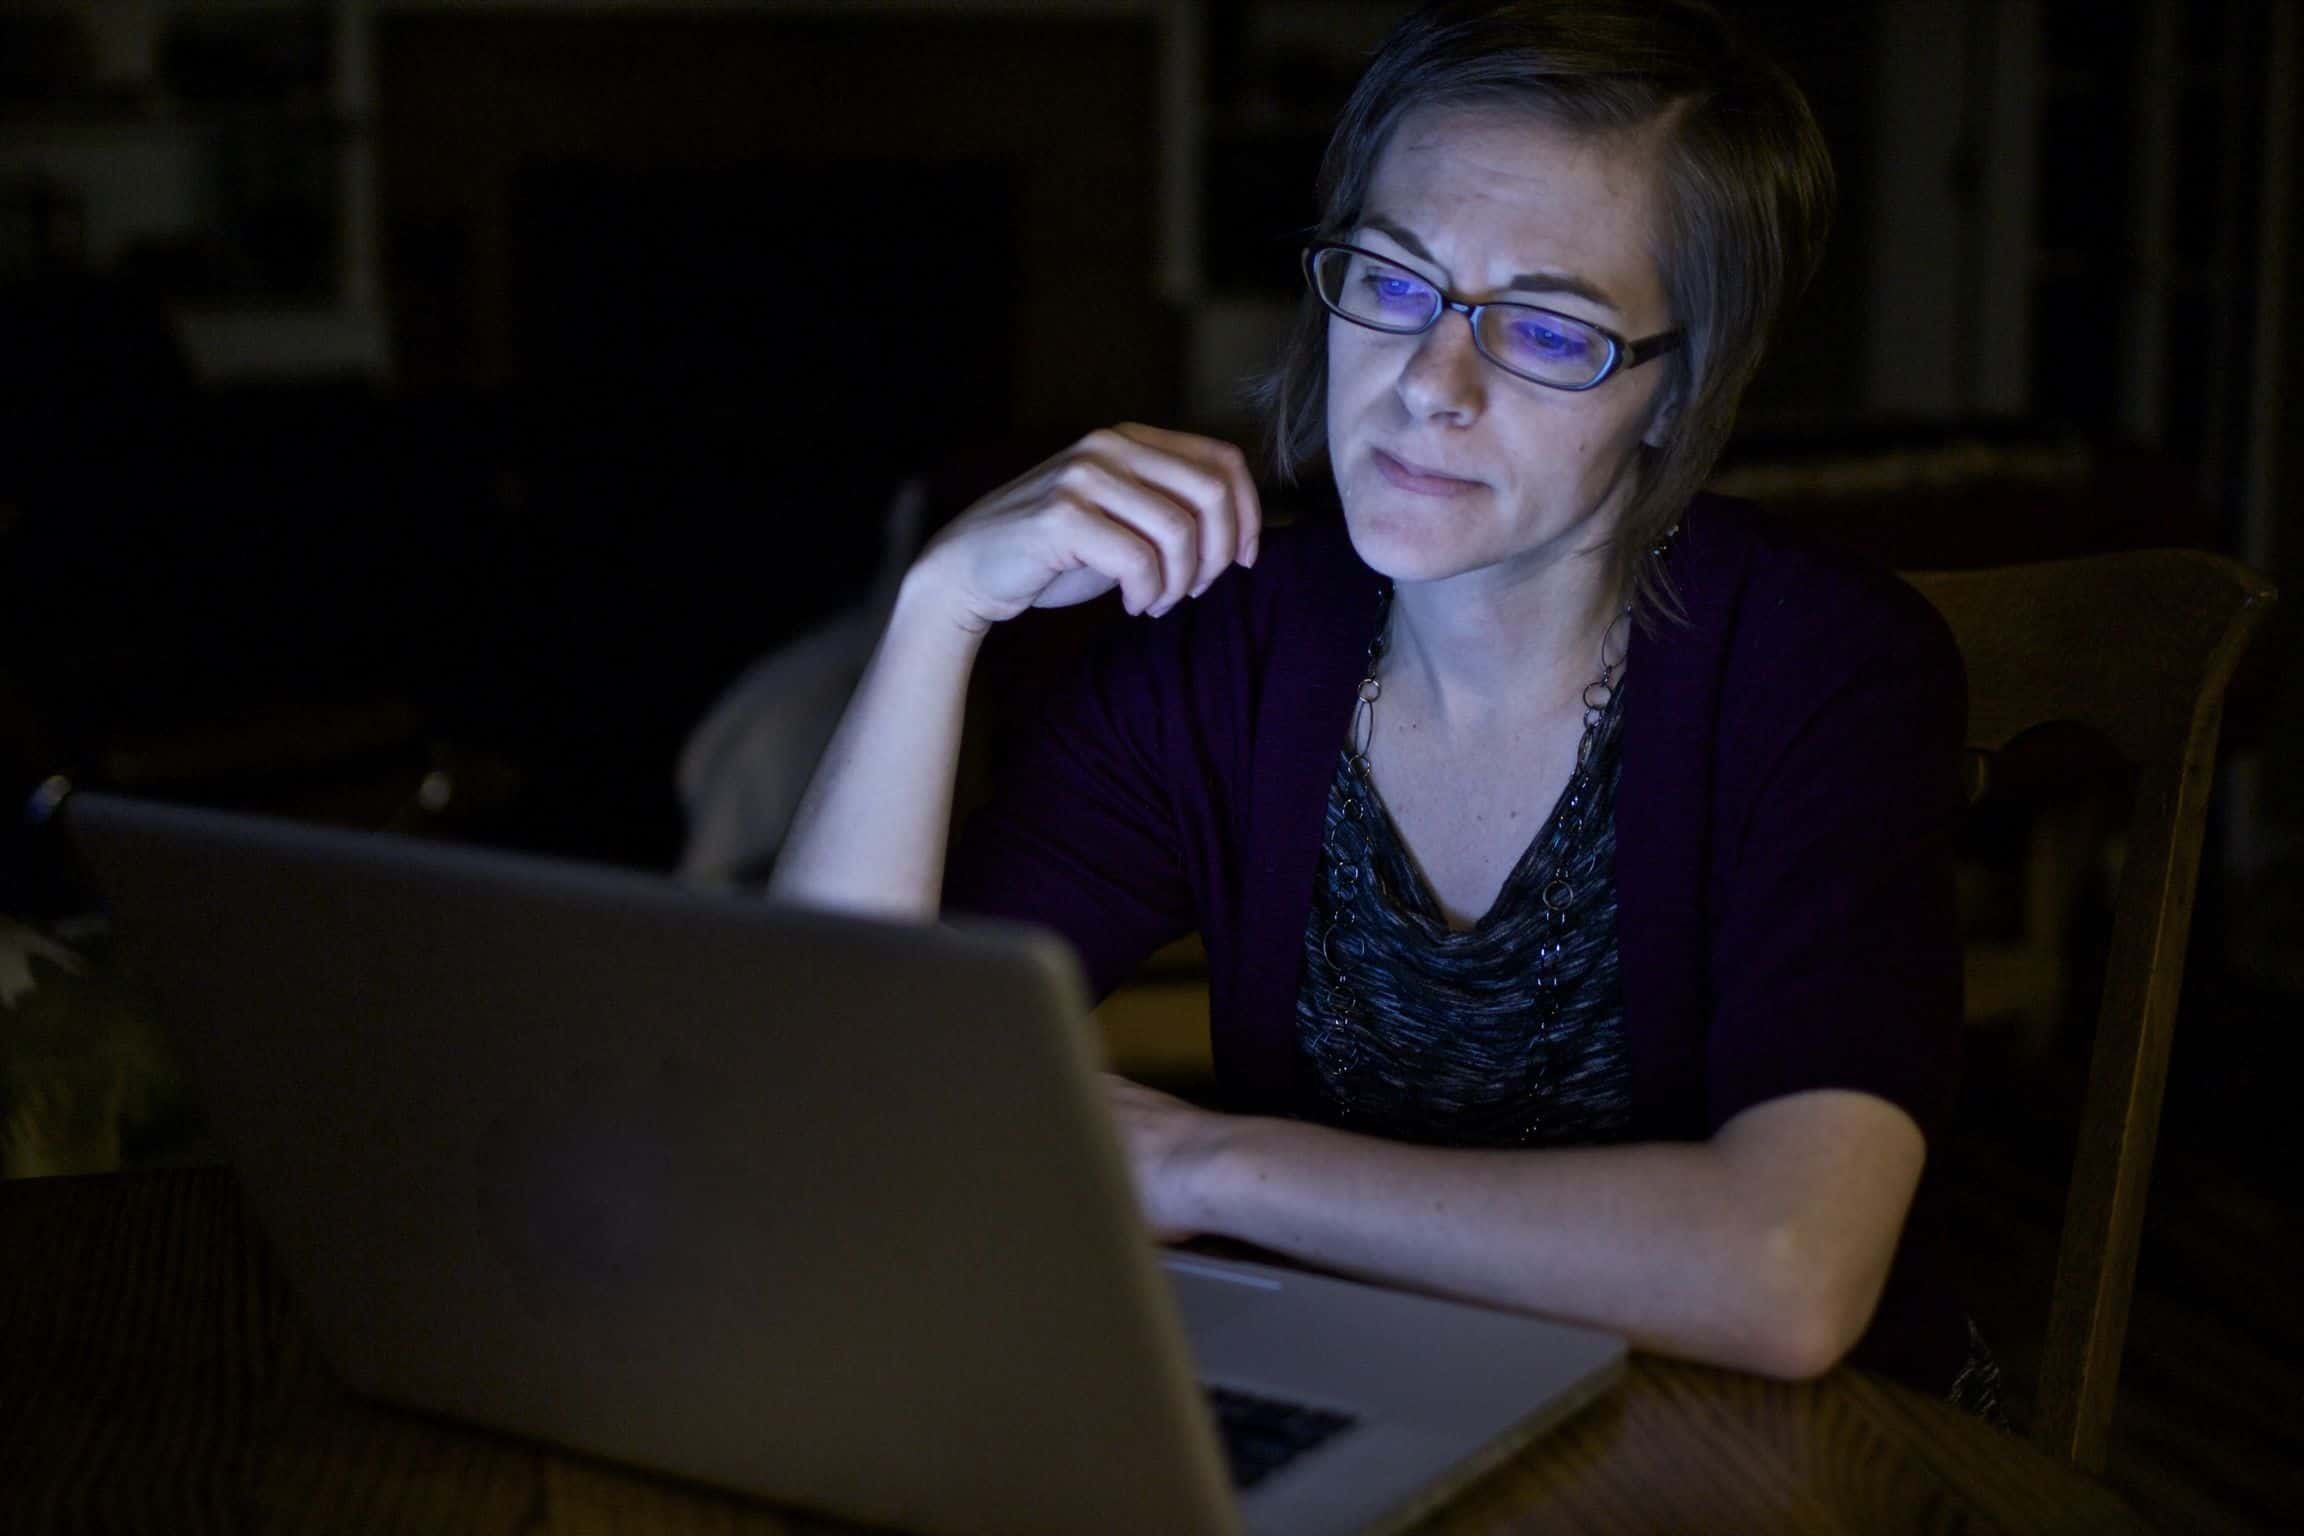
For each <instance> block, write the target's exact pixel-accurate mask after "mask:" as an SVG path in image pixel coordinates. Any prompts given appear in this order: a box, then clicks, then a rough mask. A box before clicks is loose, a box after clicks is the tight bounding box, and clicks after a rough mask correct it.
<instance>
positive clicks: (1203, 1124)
mask: <svg viewBox="0 0 2304 1536" xmlns="http://www.w3.org/2000/svg"><path fill="white" fill-rule="evenodd" d="M1104 1089H1105V1106H1106V1107H1107V1108H1108V1109H1110V1110H1111V1111H1112V1122H1113V1124H1114V1125H1116V1126H1118V1127H1119V1129H1120V1146H1121V1150H1123V1151H1124V1152H1126V1153H1127V1154H1128V1168H1129V1171H1130V1172H1131V1173H1132V1174H1134V1175H1135V1178H1136V1199H1137V1203H1138V1204H1140V1205H1141V1206H1143V1208H1144V1221H1145V1224H1146V1225H1148V1226H1149V1227H1151V1229H1152V1236H1153V1238H1154V1239H1155V1240H1156V1241H1159V1242H1163V1243H1180V1242H1182V1241H1184V1240H1185V1239H1186V1238H1188V1237H1196V1236H1198V1235H1199V1234H1200V1232H1201V1230H1202V1225H1203V1220H1204V1218H1203V1215H1202V1213H1201V1211H1200V1208H1199V1197H1198V1192H1197V1189H1196V1187H1195V1186H1196V1180H1197V1177H1198V1175H1199V1173H1200V1172H1201V1170H1202V1169H1203V1168H1204V1167H1205V1166H1206V1164H1207V1161H1208V1159H1209V1158H1210V1157H1211V1156H1212V1155H1213V1154H1214V1153H1215V1152H1216V1150H1217V1149H1218V1147H1220V1146H1221V1145H1222V1142H1223V1139H1224V1137H1225V1136H1226V1135H1227V1134H1229V1132H1230V1130H1231V1127H1232V1117H1231V1116H1229V1115H1219V1114H1217V1113H1215V1112H1214V1111H1212V1110H1205V1109H1195V1108H1193V1107H1192V1106H1191V1105H1189V1104H1187V1103H1185V1102H1184V1101H1183V1100H1182V1099H1179V1098H1175V1097H1172V1096H1171V1095H1168V1094H1165V1093H1161V1092H1158V1091H1157V1090H1155V1089H1151V1088H1146V1087H1144V1086H1143V1085H1142V1084H1140V1083H1132V1082H1130V1081H1128V1079H1126V1078H1124V1077H1115V1076H1113V1075H1112V1074H1111V1073H1109V1072H1107V1073H1105V1074H1104Z"/></svg>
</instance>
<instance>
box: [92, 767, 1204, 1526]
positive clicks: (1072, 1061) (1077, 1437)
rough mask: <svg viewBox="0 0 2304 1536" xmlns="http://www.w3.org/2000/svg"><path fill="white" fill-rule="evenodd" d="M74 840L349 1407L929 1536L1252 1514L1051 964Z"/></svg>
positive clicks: (564, 872)
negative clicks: (346, 1391) (529, 1440)
mask: <svg viewBox="0 0 2304 1536" xmlns="http://www.w3.org/2000/svg"><path fill="white" fill-rule="evenodd" d="M64 826H65V829H66V833H67V836H68V837H69V838H70V839H71V840H72V842H73V843H74V845H75V846H76V847H77V848H78V849H79V850H80V851H81V852H82V853H83V854H84V856H85V858H86V861H87V862H88V864H89V865H90V866H91V868H92V871H93V873H94V876H95V879H96V882H97V886H98V889H99V890H100V891H101V893H102V894H103V896H104V897H105V898H106V900H107V902H108V903H109V905H110V908H111V911H112V915H113V920H114V924H115V927H116V930H117V939H118V943H119V945H120V947H121V950H122V952H123V954H124V955H126V956H127V957H128V958H129V959H130V960H131V961H132V962H134V963H136V964H138V965H139V966H140V967H141V968H142V970H143V971H144V972H145V973H146V975H147V976H148V978H149V979H150V981H151V982H152V983H153V985H154V987H155V989H156V991H157V994H158V997H159V999H160V1004H161V1007H162V1011H163V1015H164V1022H165V1023H166V1025H167V1026H168V1027H169V1029H170V1030H171V1032H172V1033H173V1035H174V1036H175V1038H176V1039H177V1040H178V1041H179V1042H180V1043H181V1046H182V1048H183V1050H184V1052H185V1055H186V1057H187V1063H186V1064H187V1069H188V1070H189V1071H190V1073H191V1075H192V1078H193V1081H194V1085H195V1087H196V1089H197V1091H198V1092H199V1093H200V1094H201V1096H202V1099H203V1102H204V1104H205V1106H206V1108H207V1111H208V1113H209V1115H210V1117H211V1119H212V1121H213V1122H214V1124H215V1126H216V1128H217V1130H218V1131H219V1133H220V1134H221V1135H222V1136H223V1137H224V1138H225V1140H226V1141H227V1143H228V1144H229V1145H230V1146H232V1147H233V1149H234V1154H235V1158H236V1161H237V1163H238V1166H239V1168H240V1171H241V1175H242V1178H243V1181H244V1183H245V1186H246V1189H247V1192H248V1197H249V1199H250V1200H251V1202H252V1203H253V1205H254V1207H255V1210H256V1212H257V1214H258V1217H259V1218H260V1220H261V1221H262V1222H263V1224H264V1226H265V1228H266V1229H267V1231H268V1232H269V1233H270V1234H271V1235H272V1238H273V1240H274V1242H275V1244H276V1246H277V1249H278V1252H279V1256H280V1258H281V1260H282V1262H283V1263H284V1264H285V1266H286V1268H287V1270H288V1273H289V1276H290V1278H291V1280H292V1282H293V1283H294V1284H295V1285H296V1286H297V1288H298V1290H299V1291H300V1293H301V1294H302V1296H303V1298H304V1300H305V1302H306V1303H307V1306H308V1308H309V1311H310V1314H311V1316H312V1319H313V1322H314V1325H315V1327H316V1329H317V1331H318V1335H319V1339H320V1342H321V1345H322V1348H323V1349H324V1350H325V1351H326V1352H327V1354H328V1356H329V1358H330V1359H331V1361H332V1362H333V1363H334V1364H335V1365H336V1366H337V1368H338V1369H339V1370H340V1371H341V1372H342V1374H343V1375H344V1376H345V1377H346V1378H347V1379H348V1380H349V1381H350V1383H351V1384H352V1385H354V1386H356V1387H358V1388H360V1389H362V1390H365V1391H368V1392H371V1393H375V1394H378V1395H381V1396H385V1397H388V1398H393V1399H396V1400H399V1401H402V1402H405V1403H410V1404H414V1405H417V1406H420V1407H423V1408H427V1409H431V1410H435V1411H439V1412H443V1413H447V1414H451V1415H455V1416H458V1417H462V1418H468V1419H472V1420H476V1421H479V1422H483V1423H487V1424H492V1425H498V1426H502V1427H506V1428H510V1429H513V1430H517V1431H520V1432H523V1433H527V1434H531V1435H535V1436H539V1437H542V1438H545V1439H549V1440H553V1441H556V1442H559V1443H561V1444H565V1445H568V1446H571V1447H575V1448H579V1449H584V1450H590V1451H595V1452H598V1453H601V1454H605V1455H608V1456H611V1457H615V1458H618V1459H621V1460H628V1461H632V1462H637V1463H641V1464H644V1465H647V1466H650V1467H654V1468H658V1469H662V1470H664V1471H668V1472H673V1473H677V1474H681V1475H684V1476H690V1477H695V1478H698V1479H702V1480H704V1481H708V1482H712V1483H717V1484H722V1485H725V1486H729V1487H734V1488H739V1489H744V1490H747V1491H750V1492H753V1493H757V1494H760V1495H763V1496H766V1497H768V1498H771V1499H775V1500H778V1501H782V1502H786V1503H793V1504H802V1505H809V1506H815V1507H820V1508H824V1509H827V1510H831V1511H834V1512H837V1513H839V1514H841V1515H844V1516H847V1517H850V1518H856V1519H862V1520H866V1521H870V1522H875V1523H885V1524H893V1525H900V1526H904V1527H906V1528H913V1529H919V1530H923V1531H954V1532H963V1531H1003V1532H1039V1531H1046V1532H1074V1531H1081V1530H1096V1531H1100V1532H1116V1533H1120V1532H1138V1531H1141V1532H1147V1533H1149V1532H1175V1531H1184V1530H1194V1531H1210V1530H1225V1529H1230V1528H1232V1526H1233V1521H1234V1517H1233V1513H1232V1509H1231V1501H1230V1498H1229V1495H1228V1493H1227V1491H1226V1483H1225V1476H1224V1471H1223V1465H1222V1461H1221V1458H1220V1456H1219V1453H1218V1451H1217V1449H1216V1446H1215V1444H1214V1441H1213V1437H1212V1436H1211V1435H1210V1433H1209V1431H1208V1428H1207V1426H1206V1423H1205V1420H1204V1417H1203V1415H1202V1413H1201V1412H1200V1406H1199V1404H1200V1394H1199V1389H1198V1388H1197V1386H1196V1385H1195V1383H1194V1381H1193V1379H1192V1375H1191V1371H1190V1363H1189V1358H1188V1356H1187V1353H1186V1350H1185V1346H1184V1343H1183V1340H1182V1337H1181V1335H1180V1333H1179V1331H1178V1326H1177V1323H1176V1321H1175V1317H1174V1313H1173V1308H1172V1305H1171V1303H1170V1301H1169V1299H1168V1296H1167V1294H1166V1291H1165V1287H1164V1284H1163V1282H1162V1281H1161V1279H1160V1278H1159V1276H1158V1273H1157V1270H1156V1268H1155V1266H1154V1263H1153V1261H1152V1251H1151V1249H1150V1247H1149V1245H1148V1244H1147V1243H1146V1242H1145V1240H1144V1236H1143V1233H1142V1230H1141V1228H1140V1226H1139V1225H1138V1222H1137V1218H1136V1215H1135V1206H1134V1201H1133V1199H1132V1198H1131V1196H1130V1192H1129V1184H1128V1175H1127V1170H1126V1166H1125V1164H1124V1162H1123V1160H1122V1158H1121V1154H1120V1152H1119V1149H1118V1147H1117V1146H1116V1145H1115V1143H1114V1141H1113V1139H1112V1135H1111V1132H1110V1129H1109V1127H1108V1126H1107V1124H1106V1123H1105V1120H1104V1118H1103V1115H1102V1111H1101V1109H1100V1107H1099V1106H1098V1104H1097V1103H1096V1101H1095V1098H1094V1095H1093V1077H1092V1071H1093V1068H1094V1065H1095V1061H1094V1052H1093V1049H1092V1047H1091V1045H1090V1043H1089V1039H1088V1035H1087V1031H1086V1028H1085V1018H1086V1011H1085V1008H1084V1005H1083V999H1082V995H1081V989H1080V983H1079V980H1078V978H1077V976H1076V974H1075V972H1074V969H1073V965H1072V961H1071V958H1070V956H1069V954H1068V953H1067V952H1065V951H1064V950H1063V949H1062V948H1061V946H1060V945H1059V944H1058V943H1057V942H1056V941H1054V940H1053V939H1051V938H1049V937H1047V936H1044V935H1039V934H1035V933H1032V932H1029V931H1025V930H1020V929H997V928H990V927H986V928H982V929H975V930H966V931H962V930H935V929H926V930H924V929H921V928H916V927H897V926H894V925H884V924H878V923H872V922H865V921H859V920H846V919H840V918H834V917H829V916H824V915H821V914H814V913H804V912H799V911H795V910H790V909H783V908H778V907H774V906H770V905H767V904H764V903H759V902H754V901H747V900H743V899H740V898H732V897H724V896H708V895H702V894H698V893H694V892H690V891H687V890H684V889H681V888H679V887H677V886H675V885H673V884H671V883H670V882H668V881H664V880H659V879H655V878H651V877H648V876H643V875H636V874H623V873H617V872H612V871H605V870H599V869H593V868H588V867H580V866H572V865H565V864H558V863H553V862H549V861H544V860H537V859H530V858H521V857H513V856H507V855H501V854H484V853H479V852H475V851H471V850H466V849H456V848H447V847H441V846H437V845H429V844H422V843H417V842H413V841H409V840H405V839H398V838H390V837H385V836H381V835H361V834H354V833H339V832H325V831H319V830H314V829H311V828H308V827H301V826H296V825H292V824H288V823H282V822H273V821H268V820H264V819H259V818H251V817H243V816H234V815H226V814H221V813H216V812H206V811H190V810H182V809H175V808H167V807H159V806H153V805H149V804H143V803H138V802H133V801H128V800H123V799H119V798H115V797H109V796H104V795H98V794H93V793H86V792H83V793H81V794H78V795H75V796H74V797H73V798H72V799H71V801H70V802H69V804H68V807H67V809H66V811H65V814H64Z"/></svg>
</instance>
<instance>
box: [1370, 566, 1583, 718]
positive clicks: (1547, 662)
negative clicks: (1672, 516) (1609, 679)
mask: <svg viewBox="0 0 2304 1536" xmlns="http://www.w3.org/2000/svg"><path fill="white" fill-rule="evenodd" d="M1610 564H1611V562H1610V561H1609V560H1608V559H1607V557H1606V556H1605V555H1604V554H1602V553H1599V552H1594V553H1592V554H1586V555H1579V556H1575V557H1571V558H1569V559H1566V560H1561V561H1557V562H1555V563H1553V564H1551V565H1549V566H1546V567H1544V568H1543V569H1540V570H1536V571H1527V572H1513V571H1507V570H1505V569H1503V568H1501V567H1490V568H1489V569H1486V570H1479V571H1468V572H1466V573H1464V574H1463V575H1461V576H1452V577H1448V578H1446V579H1445V580H1441V581H1429V582H1402V583H1399V584H1397V585H1396V586H1395V588H1394V590H1393V595H1392V615H1391V634H1390V637H1389V639H1388V641H1387V644H1386V659H1385V669H1384V670H1385V674H1386V682H1387V685H1388V689H1389V691H1390V692H1391V693H1392V694H1393V695H1394V696H1396V697H1398V696H1401V695H1411V696H1412V697H1413V698H1414V700H1415V703H1416V705H1417V708H1418V713H1420V714H1423V715H1426V716H1428V717H1429V718H1430V719H1431V721H1432V722H1433V723H1434V724H1436V725H1439V726H1442V727H1448V728H1459V729H1481V728H1484V727H1486V726H1489V725H1494V724H1500V723H1510V722H1512V721H1515V720H1518V719H1522V718H1525V717H1527V716H1528V715H1530V714H1532V713H1533V714H1547V713H1550V712H1552V711H1554V710H1557V709H1562V708H1566V707H1568V704H1569V701H1571V700H1575V699H1580V697H1581V694H1582V692H1583V687H1584V685H1585V684H1586V683H1588V682H1590V681H1591V680H1592V679H1594V678H1596V677H1598V676H1599V675H1600V667H1601V654H1600V653H1601V647H1602V645H1603V644H1604V643H1605V644H1606V645H1608V646H1609V648H1610V649H1609V656H1608V659H1609V660H1610V661H1612V662H1615V663H1616V664H1617V667H1618V670H1619V671H1621V669H1622V665H1623V647H1624V645H1625V643H1626V642H1627V640H1628V639H1629V636H1628V635H1627V634H1626V633H1625V631H1624V627H1623V626H1622V625H1616V626H1615V630H1616V632H1615V633H1614V634H1610V633H1609V629H1610V627H1611V625H1612V624H1614V623H1615V620H1616V619H1617V618H1618V617H1619V616H1620V615H1621V614H1622V613H1623V610H1624V604H1623V600H1622V597H1621V596H1620V595H1619V593H1618V592H1617V590H1616V584H1615V583H1614V582H1613V581H1612V580H1610V572H1609V567H1610ZM1402 702H1403V703H1406V702H1408V700H1407V698H1402Z"/></svg>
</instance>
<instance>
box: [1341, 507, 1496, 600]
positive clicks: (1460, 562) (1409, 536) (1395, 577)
mask: <svg viewBox="0 0 2304 1536" xmlns="http://www.w3.org/2000/svg"><path fill="white" fill-rule="evenodd" d="M1344 526H1345V528H1346V529H1347V531H1349V532H1350V534H1351V536H1352V549H1353V552H1354V553H1355V554H1357V555H1359V557H1360V561H1361V563H1362V564H1363V565H1365V566H1367V567H1368V569H1370V570H1372V571H1374V572H1375V573H1376V574H1377V575H1379V576H1383V577H1386V578H1388V579H1390V580H1391V581H1394V582H1403V581H1438V580H1440V579H1441V578H1442V577H1446V576H1455V575H1460V574H1461V573H1463V572H1464V571H1467V570H1470V569H1471V568H1472V567H1473V566H1475V565H1478V564H1480V563H1482V562H1481V561H1480V560H1479V559H1478V558H1477V557H1476V555H1475V554H1474V552H1473V551H1472V550H1471V549H1470V548H1469V547H1468V546H1467V544H1466V541H1465V539H1464V533H1465V529H1464V528H1463V526H1462V524H1461V523H1460V522H1459V523H1457V524H1456V525H1455V526H1449V525H1448V524H1447V523H1446V522H1445V521H1444V520H1443V519H1441V518H1437V517H1433V516H1430V515H1425V516H1417V515H1415V514H1414V513H1412V512H1403V511H1401V510H1399V509H1395V508H1391V507H1385V506H1382V505H1380V504H1379V505H1371V504H1369V503H1368V502H1362V503H1361V504H1360V505H1358V506H1351V505H1347V507H1346V509H1345V513H1344Z"/></svg>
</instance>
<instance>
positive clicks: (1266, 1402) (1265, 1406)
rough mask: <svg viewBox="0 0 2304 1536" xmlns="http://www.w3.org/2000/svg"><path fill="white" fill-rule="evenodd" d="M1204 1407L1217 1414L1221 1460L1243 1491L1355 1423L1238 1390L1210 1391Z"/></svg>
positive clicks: (1348, 1418) (1323, 1411) (1212, 1388)
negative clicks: (1230, 1469)
mask: <svg viewBox="0 0 2304 1536" xmlns="http://www.w3.org/2000/svg"><path fill="white" fill-rule="evenodd" d="M1208 1406H1209V1407H1211V1408H1213V1409H1214V1410H1215V1411H1216V1429H1217V1432H1218V1434H1219V1435H1221V1436H1222V1438H1223V1441H1224V1459H1225V1460H1226V1461H1227V1462H1229V1463H1231V1466H1232V1486H1233V1487H1235V1488H1238V1489H1242V1490H1246V1489H1249V1488H1253V1487H1255V1486H1256V1485H1257V1484H1258V1483H1260V1482H1262V1481H1264V1479H1266V1478H1267V1477H1270V1476H1271V1475H1272V1474H1273V1473H1275V1472H1277V1471H1279V1470H1280V1469H1281V1468H1282V1467H1284V1466H1286V1465H1288V1463H1290V1462H1292V1461H1294V1460H1295V1459H1296V1458H1297V1457H1299V1456H1301V1455H1303V1454H1304V1453H1305V1452H1306V1451H1308V1450H1311V1449H1312V1448H1313V1447H1314V1446H1316V1445H1319V1444H1321V1443H1322V1442H1324V1441H1327V1440H1331V1439H1334V1438H1335V1437H1336V1436H1337V1435H1339V1434H1341V1433H1342V1432H1343V1431H1345V1430H1347V1429H1350V1428H1351V1427H1352V1426H1353V1425H1354V1424H1356V1423H1358V1422H1359V1420H1357V1419H1355V1418H1353V1417H1352V1416H1351V1415H1350V1414H1345V1413H1331V1412H1329V1411H1328V1410H1327V1409H1325V1408H1307V1407H1305V1406H1304V1405H1303V1404H1302V1403H1289V1402H1282V1401H1281V1400H1280V1399H1279V1398H1276V1397H1259V1396H1258V1395H1257V1394H1255V1393H1253V1392H1243V1391H1241V1390H1240V1389H1239V1388H1237V1387H1217V1386H1210V1387H1209V1388H1208Z"/></svg>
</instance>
